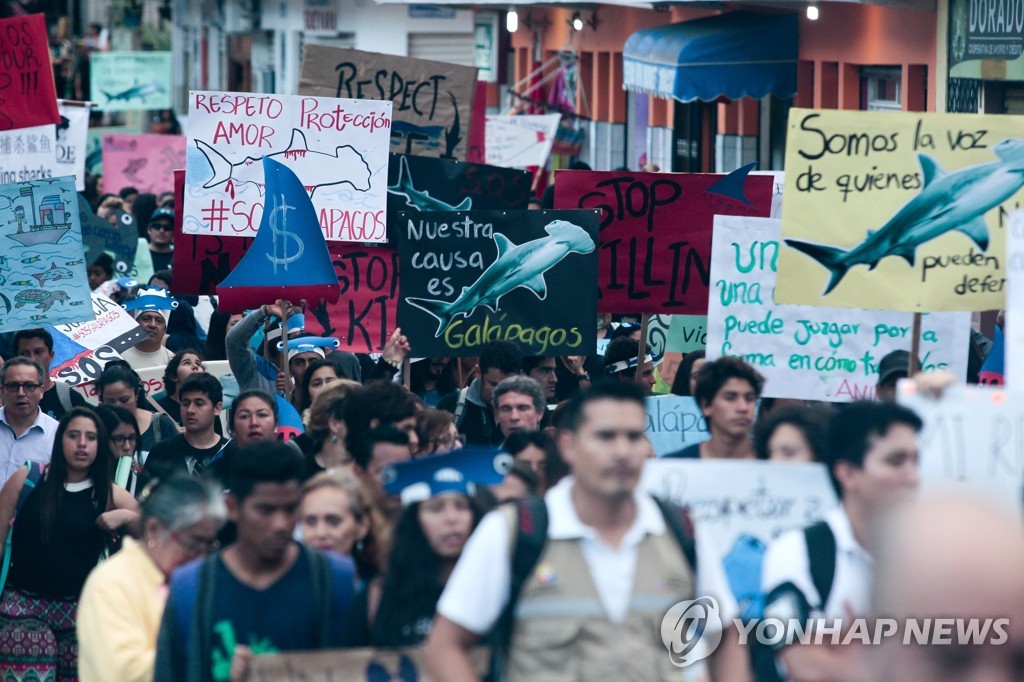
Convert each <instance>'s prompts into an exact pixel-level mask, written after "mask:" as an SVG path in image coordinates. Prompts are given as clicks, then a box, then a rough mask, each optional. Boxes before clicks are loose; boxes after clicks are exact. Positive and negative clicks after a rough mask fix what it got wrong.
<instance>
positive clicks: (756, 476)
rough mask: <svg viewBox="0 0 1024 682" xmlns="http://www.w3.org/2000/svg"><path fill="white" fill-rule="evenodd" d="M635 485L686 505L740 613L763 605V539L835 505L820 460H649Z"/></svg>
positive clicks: (754, 613)
mask: <svg viewBox="0 0 1024 682" xmlns="http://www.w3.org/2000/svg"><path fill="white" fill-rule="evenodd" d="M641 486H642V488H643V489H644V490H646V491H647V492H648V493H650V494H651V495H655V496H657V497H661V498H663V499H666V500H669V501H671V502H674V503H676V504H678V505H680V506H683V507H687V508H688V509H689V511H690V515H691V517H692V518H693V520H694V523H695V524H696V526H697V533H698V536H699V537H709V536H710V537H711V538H712V539H713V540H712V543H713V546H714V548H715V549H716V550H717V551H719V552H720V553H721V554H720V556H721V558H722V566H723V567H724V568H725V575H726V578H727V579H728V580H729V586H730V587H731V588H732V591H733V595H734V596H735V597H736V601H737V603H738V604H739V607H740V614H741V617H742V618H744V619H750V618H756V617H759V616H760V615H761V612H762V611H763V608H764V595H763V594H762V593H761V562H762V560H763V558H764V553H765V550H766V549H767V546H768V543H769V542H771V541H772V540H774V539H775V538H777V537H778V536H779V535H781V534H782V533H784V532H786V531H788V530H793V529H797V528H802V527H804V526H808V525H810V524H812V523H814V522H816V521H820V520H821V519H822V518H823V516H824V515H825V513H826V512H828V511H829V510H831V509H832V508H834V507H835V506H836V495H835V491H834V490H833V488H832V484H831V482H830V481H829V476H828V471H827V470H826V469H825V467H824V465H821V464H776V463H772V462H750V461H747V462H736V461H731V462H730V461H707V460H703V461H702V460H683V459H657V460H648V461H647V463H646V464H645V465H644V473H643V479H642V481H641Z"/></svg>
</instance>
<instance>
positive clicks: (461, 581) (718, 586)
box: [437, 477, 738, 635]
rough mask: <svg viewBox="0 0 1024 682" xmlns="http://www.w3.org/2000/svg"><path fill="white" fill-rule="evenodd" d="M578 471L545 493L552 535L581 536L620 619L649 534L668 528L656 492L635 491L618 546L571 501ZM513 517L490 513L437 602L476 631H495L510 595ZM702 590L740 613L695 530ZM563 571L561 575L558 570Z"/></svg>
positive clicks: (729, 611)
mask: <svg viewBox="0 0 1024 682" xmlns="http://www.w3.org/2000/svg"><path fill="white" fill-rule="evenodd" d="M572 485H573V479H572V477H566V478H564V479H562V480H561V481H560V482H559V483H558V485H556V486H554V487H553V488H552V489H551V490H549V491H548V492H547V494H546V495H545V496H544V501H545V503H546V504H547V508H548V538H549V539H552V540H568V539H579V541H580V549H581V550H582V552H583V557H584V559H585V560H586V562H587V567H588V568H589V569H590V575H591V578H592V579H593V581H594V585H595V587H596V588H597V592H598V595H599V596H600V598H601V603H602V605H603V606H604V608H605V612H606V613H607V614H608V618H609V620H611V622H613V623H619V622H622V621H623V620H624V619H625V617H626V615H627V613H628V610H629V601H630V596H631V594H632V590H633V575H634V572H635V569H636V557H637V551H638V549H639V546H640V542H641V541H642V540H643V539H644V537H645V536H646V535H647V534H652V535H660V534H662V533H666V532H670V531H669V530H668V528H667V527H666V525H665V520H664V518H663V517H662V514H661V510H660V509H659V508H658V505H657V504H656V503H655V502H654V500H653V499H652V498H651V497H650V496H649V495H647V494H646V493H642V492H640V491H637V492H636V493H635V498H636V503H637V515H636V519H635V520H634V521H633V525H632V526H631V527H630V529H629V531H628V532H627V533H626V536H625V537H624V538H623V540H622V542H621V544H620V546H619V548H618V549H613V548H611V547H609V546H608V545H606V544H605V543H604V542H603V541H602V540H601V539H600V538H599V537H598V535H597V532H596V531H595V530H594V529H593V528H591V527H589V526H586V525H584V524H583V522H582V521H580V519H579V516H578V515H577V514H576V508H575V507H574V506H573V504H572V498H571V495H570V493H571V491H572ZM510 541H511V538H509V528H508V521H507V520H506V517H505V516H504V515H503V514H502V513H501V512H500V511H493V512H491V513H489V514H487V516H485V517H484V518H483V519H482V520H481V521H480V525H479V526H477V529H476V531H474V532H473V535H472V537H470V538H469V541H468V542H467V543H466V547H465V548H464V549H463V551H462V556H460V557H459V561H458V563H457V564H456V565H455V570H454V571H453V572H452V575H451V577H450V578H449V580H448V584H447V586H446V587H445V589H444V593H443V594H442V595H441V599H440V601H439V602H438V604H437V612H438V613H439V614H441V615H442V616H444V617H445V618H447V619H448V620H450V621H452V622H453V623H456V624H457V625H460V626H462V627H464V628H466V629H467V630H469V631H471V632H475V633H476V634H478V635H483V634H485V633H487V632H488V631H490V629H491V628H492V627H493V626H494V624H495V623H496V622H497V621H498V618H499V617H500V616H501V612H502V610H503V609H504V608H505V604H507V603H508V599H509V590H510V589H511V583H512V570H511V565H512V557H511V552H510V549H511V547H510V544H511V542H510ZM696 545H697V547H696V550H697V566H698V571H697V576H696V586H695V587H696V595H697V596H705V595H707V596H712V597H714V598H715V599H716V600H718V604H719V613H720V614H721V617H722V620H723V621H724V622H729V621H730V620H731V619H732V618H734V617H736V615H737V613H738V607H737V606H736V601H735V599H734V598H733V596H732V594H731V592H730V590H729V583H728V581H727V580H726V577H725V572H724V570H723V569H722V565H721V562H720V561H719V560H718V554H717V552H715V548H714V547H713V546H708V542H707V541H706V539H705V538H704V537H703V534H701V533H697V537H696ZM556 579H557V577H556Z"/></svg>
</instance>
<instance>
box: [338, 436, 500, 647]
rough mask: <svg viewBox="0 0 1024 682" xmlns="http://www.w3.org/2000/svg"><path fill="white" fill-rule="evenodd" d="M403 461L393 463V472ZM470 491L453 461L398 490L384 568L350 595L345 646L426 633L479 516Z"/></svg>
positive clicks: (400, 642)
mask: <svg viewBox="0 0 1024 682" xmlns="http://www.w3.org/2000/svg"><path fill="white" fill-rule="evenodd" d="M435 458H436V459H438V460H441V459H445V460H447V459H451V456H450V455H436V456H435ZM402 467H403V465H402V464H398V465H396V466H395V467H394V468H395V470H396V472H397V473H396V474H395V475H396V476H401V473H400V471H401V469H402ZM473 492H474V487H473V484H472V483H471V482H470V481H469V480H468V476H467V475H466V474H465V473H464V472H462V471H460V470H459V469H458V468H457V467H456V466H443V467H441V468H438V469H436V470H435V471H433V472H432V473H431V474H430V475H429V476H428V477H427V478H426V480H424V481H420V482H417V483H412V484H411V485H408V486H407V487H406V488H405V489H404V490H403V491H402V505H403V509H402V514H401V516H400V517H399V520H398V524H397V526H396V527H395V531H394V534H393V536H392V539H391V540H392V541H391V546H392V550H391V554H390V557H389V559H388V568H387V572H386V574H385V577H383V578H378V579H376V580H374V581H372V582H370V583H369V584H368V585H367V586H366V587H365V588H364V589H363V590H361V591H360V592H359V593H357V595H356V598H355V599H354V600H353V603H352V608H351V609H350V611H349V613H348V618H347V622H346V629H345V636H344V640H345V644H346V646H374V647H407V646H416V645H418V644H420V643H422V642H423V640H424V639H426V637H427V634H428V633H429V632H430V626H431V623H432V622H433V620H434V613H435V610H436V608H437V600H438V599H440V597H441V592H442V591H443V590H444V586H445V583H447V581H448V576H450V575H451V572H452V569H453V568H454V567H455V562H456V561H458V559H459V556H460V555H461V554H462V548H463V547H465V545H466V541H467V540H468V539H469V536H470V534H471V533H472V532H473V529H474V528H475V527H476V525H477V523H478V522H479V521H480V516H481V513H480V510H479V509H478V508H477V507H476V505H475V503H474V501H473Z"/></svg>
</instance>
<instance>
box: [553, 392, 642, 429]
mask: <svg viewBox="0 0 1024 682" xmlns="http://www.w3.org/2000/svg"><path fill="white" fill-rule="evenodd" d="M599 400H614V401H617V402H624V403H635V404H637V405H639V406H640V407H641V408H643V409H644V410H646V409H647V403H646V400H645V397H644V390H643V388H641V387H640V386H638V385H637V384H633V383H626V382H624V381H604V382H598V383H596V384H594V385H593V386H591V387H590V388H588V389H586V390H585V391H580V392H579V393H576V394H575V395H574V396H573V397H572V398H570V399H569V401H568V402H567V403H566V404H565V408H564V409H563V410H562V414H561V419H560V421H559V428H561V429H565V430H566V431H578V430H579V428H580V426H582V425H583V408H585V407H586V406H587V405H589V404H590V403H594V402H597V401H599Z"/></svg>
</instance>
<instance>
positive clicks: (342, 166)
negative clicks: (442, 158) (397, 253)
mask: <svg viewBox="0 0 1024 682" xmlns="http://www.w3.org/2000/svg"><path fill="white" fill-rule="evenodd" d="M390 130H391V103H390V102H373V101H367V100H350V99H328V98H324V97H299V96H295V95H255V94H248V93H232V92H190V93H189V119H188V152H187V154H188V156H187V162H186V164H187V165H186V169H187V171H188V172H187V173H186V185H187V188H186V192H185V207H184V231H185V234H210V235H218V236H220V235H223V236H230V237H253V236H255V235H256V232H257V230H258V229H259V226H260V221H261V220H262V218H263V205H264V203H265V199H264V196H263V195H264V190H265V187H264V184H265V183H264V178H263V163H262V160H263V157H264V156H266V157H269V158H271V159H272V160H274V161H277V162H279V163H281V164H283V165H284V166H286V167H288V168H289V169H290V170H291V171H292V172H293V173H295V175H296V176H297V177H298V178H299V181H300V182H301V183H302V185H303V186H304V187H305V188H306V191H307V192H308V193H309V195H310V198H311V199H312V201H313V206H314V208H315V209H316V212H317V217H318V218H319V220H320V227H321V229H322V230H323V233H324V237H325V238H326V239H327V240H329V241H345V242H352V241H355V242H382V241H385V239H386V236H387V235H386V227H387V216H386V208H387V205H386V204H387V187H386V183H387V164H388V151H387V150H388V140H389V134H390Z"/></svg>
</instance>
